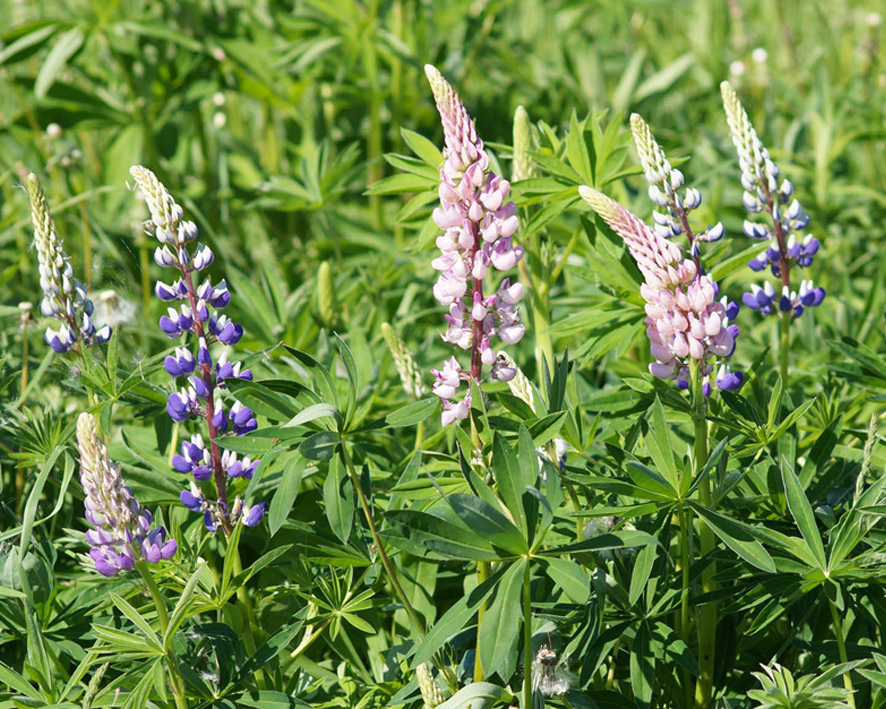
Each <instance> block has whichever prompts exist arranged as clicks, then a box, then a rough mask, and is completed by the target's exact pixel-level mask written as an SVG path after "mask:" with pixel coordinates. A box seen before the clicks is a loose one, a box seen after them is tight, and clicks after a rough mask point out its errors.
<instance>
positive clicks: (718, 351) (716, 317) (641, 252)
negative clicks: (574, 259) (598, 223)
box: [579, 187, 742, 395]
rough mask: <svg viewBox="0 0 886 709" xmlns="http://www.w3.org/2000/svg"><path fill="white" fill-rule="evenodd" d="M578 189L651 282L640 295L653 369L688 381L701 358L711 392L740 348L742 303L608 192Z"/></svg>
mask: <svg viewBox="0 0 886 709" xmlns="http://www.w3.org/2000/svg"><path fill="white" fill-rule="evenodd" d="M579 194H580V195H581V196H582V198H583V199H584V200H585V201H586V202H587V203H588V204H589V205H590V206H591V208H592V209H593V210H594V211H595V212H597V214H599V215H600V216H601V217H602V218H603V219H604V220H605V221H606V222H607V223H608V224H609V226H610V227H611V228H612V229H613V230H614V231H615V232H616V233H617V234H618V235H619V236H621V238H622V239H623V240H624V242H625V244H626V245H627V247H628V251H630V253H631V255H632V256H633V257H634V260H635V261H636V262H637V265H638V266H639V268H640V271H641V272H642V273H643V276H644V278H645V279H646V282H645V283H644V284H643V285H642V286H641V287H640V294H641V295H642V296H643V299H644V300H645V301H646V320H645V322H646V326H647V327H646V335H647V337H648V338H649V342H650V351H651V353H652V356H653V358H654V359H655V362H653V363H652V364H650V365H649V371H650V373H651V374H652V375H653V376H655V377H658V378H659V379H676V380H677V383H678V385H679V386H680V387H681V388H685V387H686V386H688V382H689V378H690V366H689V365H690V360H696V361H697V362H698V366H699V370H700V372H701V377H702V382H703V389H704V393H705V394H706V395H709V394H710V392H711V389H712V386H711V383H710V380H711V376H712V374H713V372H714V363H715V360H717V359H726V358H728V357H730V356H732V353H733V352H734V351H735V338H736V337H737V336H738V328H737V327H736V326H735V325H731V324H730V322H729V321H730V320H731V319H732V318H734V317H735V314H736V312H737V307H738V306H737V304H735V303H728V301H726V300H725V298H724V299H722V300H717V297H718V295H719V293H718V288H717V284H716V283H714V281H713V280H712V279H711V277H710V276H708V275H706V274H703V273H700V272H699V271H698V270H697V267H696V265H695V263H694V262H693V261H691V260H689V259H686V258H683V254H682V252H681V249H680V247H679V246H677V245H676V244H675V243H673V242H669V241H667V240H666V239H664V238H663V237H662V236H660V235H659V234H658V233H657V232H655V231H653V230H652V229H650V228H649V227H648V226H646V224H644V223H643V222H642V221H640V220H639V219H638V218H637V217H635V216H634V215H633V214H631V213H630V212H629V211H628V210H627V209H625V208H624V207H622V206H621V205H620V204H618V203H617V202H615V201H614V200H612V199H610V198H609V197H607V196H606V195H604V194H602V193H600V192H598V191H596V190H594V189H591V188H590V187H579ZM715 382H716V384H717V386H718V387H719V388H721V389H726V390H730V389H735V388H738V386H740V385H741V382H742V375H741V373H735V374H734V375H732V376H731V377H718V378H717V379H716V380H715Z"/></svg>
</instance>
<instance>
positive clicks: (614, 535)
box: [540, 530, 658, 557]
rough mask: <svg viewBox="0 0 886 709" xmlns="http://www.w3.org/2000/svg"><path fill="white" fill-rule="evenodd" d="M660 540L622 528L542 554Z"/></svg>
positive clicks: (622, 547)
mask: <svg viewBox="0 0 886 709" xmlns="http://www.w3.org/2000/svg"><path fill="white" fill-rule="evenodd" d="M657 543H658V540H657V539H656V538H655V537H653V536H652V535H651V534H647V533H646V532H639V531H634V530H620V531H617V532H607V533H606V534H598V535H597V536H596V537H593V538H592V539H586V540H585V541H583V542H576V543H575V544H566V545H564V546H560V547H552V548H550V549H545V550H544V551H542V552H540V554H541V555H542V556H545V557H548V556H562V555H563V554H578V553H581V552H585V551H604V550H606V549H624V548H625V547H640V546H645V545H646V544H657Z"/></svg>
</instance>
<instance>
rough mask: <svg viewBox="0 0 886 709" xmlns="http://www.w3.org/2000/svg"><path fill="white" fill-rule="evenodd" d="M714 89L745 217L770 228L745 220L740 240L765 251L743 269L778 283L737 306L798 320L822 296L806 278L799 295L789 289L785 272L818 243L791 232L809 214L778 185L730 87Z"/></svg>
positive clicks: (785, 183)
mask: <svg viewBox="0 0 886 709" xmlns="http://www.w3.org/2000/svg"><path fill="white" fill-rule="evenodd" d="M720 90H721V92H722V94H723V106H724V108H725V110H726V120H727V122H728V123H729V132H730V134H731V136H732V142H733V144H734V145H735V149H736V151H737V152H738V163H739V166H740V167H741V186H742V187H743V188H744V190H745V191H744V194H743V195H742V203H743V204H744V207H745V209H747V210H748V212H750V213H751V214H758V213H760V212H765V213H767V214H768V215H769V216H770V218H771V221H772V224H771V226H770V225H768V224H762V223H760V222H754V221H751V220H745V223H744V228H743V231H744V233H745V236H747V237H748V238H751V239H756V240H761V241H765V242H766V246H765V248H764V249H763V250H762V251H761V252H760V253H759V254H758V255H757V256H755V257H754V258H753V259H751V260H750V261H749V262H748V266H749V267H750V268H751V269H752V270H753V271H762V270H763V269H765V268H766V267H767V266H768V267H769V268H770V269H771V271H772V275H773V276H775V277H776V278H779V279H780V280H781V288H780V289H778V291H776V289H774V288H773V287H772V286H771V285H770V284H769V283H766V284H764V288H762V289H761V288H760V287H759V286H752V287H751V291H750V292H749V293H745V294H744V296H743V298H742V301H743V302H744V304H745V305H747V306H748V307H749V308H751V309H753V310H758V311H759V312H760V313H761V314H763V315H769V314H779V315H783V316H787V317H799V316H800V315H802V314H803V310H804V308H807V307H815V306H818V305H820V304H821V302H822V301H823V300H824V297H825V291H824V288H816V287H815V286H814V285H813V283H812V281H811V280H808V279H807V280H804V281H803V282H802V284H801V286H800V289H799V290H795V289H793V288H792V287H791V269H792V268H793V267H794V266H798V267H800V268H806V267H808V266H810V265H811V264H812V260H813V258H814V257H815V254H816V253H818V250H819V248H820V247H821V244H820V243H819V241H818V239H816V238H815V237H813V236H812V235H811V234H805V235H804V234H802V233H794V232H802V231H803V230H805V229H806V227H807V226H809V215H808V214H807V213H806V212H805V211H804V210H803V207H802V206H801V205H800V202H798V201H797V200H796V199H795V198H794V197H793V194H794V186H793V185H792V184H791V182H790V181H789V180H787V179H783V180H782V181H781V184H779V182H778V181H779V179H780V178H781V171H780V170H779V169H778V166H777V165H776V164H775V163H774V162H773V161H772V159H771V157H770V156H769V151H768V150H766V148H765V147H763V143H762V142H761V141H760V139H759V138H758V137H757V132H756V131H755V130H754V126H753V125H752V124H751V121H750V119H749V118H748V114H747V112H746V111H745V110H744V107H743V106H742V105H741V102H740V101H739V100H738V96H737V94H736V93H735V91H734V90H733V88H732V87H731V86H730V85H729V84H728V83H727V82H725V81H724V82H723V83H722V84H720ZM773 304H774V305H775V307H773Z"/></svg>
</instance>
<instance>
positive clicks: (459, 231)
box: [425, 65, 524, 426]
mask: <svg viewBox="0 0 886 709" xmlns="http://www.w3.org/2000/svg"><path fill="white" fill-rule="evenodd" d="M425 73H426V74H427V77H428V81H429V82H430V84H431V89H432V90H433V92H434V99H435V101H436V103H437V110H438V111H439V113H440V118H441V120H442V123H443V135H444V138H445V142H446V147H445V148H444V150H443V157H444V162H443V164H442V165H441V166H440V189H439V195H440V206H439V207H437V208H436V209H435V210H434V213H433V219H434V223H435V224H436V225H437V226H438V227H440V228H441V229H443V230H444V233H443V234H442V235H440V236H439V237H437V247H438V248H439V249H440V251H441V252H442V253H441V255H440V256H438V257H437V258H436V259H434V261H432V263H431V266H432V267H433V268H434V269H435V270H437V271H440V276H439V278H438V279H437V283H436V285H435V286H434V297H435V298H436V299H437V300H438V301H439V302H440V303H441V304H442V305H445V306H448V307H449V314H448V315H447V316H446V321H447V323H448V325H449V327H448V329H447V330H446V332H445V333H443V340H444V341H446V342H449V343H451V344H453V345H457V346H458V347H460V348H461V349H463V350H469V351H470V352H471V366H470V369H463V368H462V366H461V364H459V362H458V360H457V359H456V358H455V357H451V358H450V359H449V360H448V361H447V362H446V363H445V364H444V365H443V368H442V369H440V370H436V369H433V370H431V373H432V374H433V375H434V377H435V379H436V383H435V384H434V394H436V395H437V396H438V397H440V399H441V400H442V406H443V416H442V420H443V425H444V426H446V425H448V424H450V423H453V422H454V421H458V420H461V419H465V418H467V417H468V415H469V414H470V408H471V399H470V390H469V391H468V393H467V394H466V395H465V396H464V398H463V399H461V400H460V401H456V399H457V397H458V396H459V389H460V388H461V385H462V383H463V382H468V381H470V380H472V379H473V380H474V381H476V382H477V383H478V384H479V383H480V381H481V378H482V371H483V366H484V365H487V366H490V367H491V376H492V378H493V379H497V380H499V381H508V380H510V379H512V378H513V377H514V375H515V374H516V370H515V369H514V368H513V367H510V366H508V364H507V360H505V358H504V357H503V356H501V355H500V354H499V353H497V352H496V351H495V350H494V349H493V343H494V340H495V338H498V339H499V340H501V341H502V342H503V343H505V344H507V345H513V344H516V343H517V342H519V341H520V339H521V338H522V337H523V332H524V328H523V325H521V324H520V322H519V312H518V309H517V303H519V302H520V299H521V298H522V297H523V286H522V285H521V284H519V283H513V284H512V283H511V281H510V279H509V278H504V279H503V280H502V281H501V282H500V283H499V284H498V287H497V288H493V287H492V284H491V281H492V277H491V275H492V268H494V269H495V270H498V271H508V270H510V269H512V268H514V266H516V264H517V262H518V261H519V260H520V259H521V258H523V247H521V246H515V245H514V243H513V236H514V233H515V232H516V230H517V208H516V206H515V205H514V203H513V202H509V201H507V199H508V195H509V194H510V189H511V187H510V184H509V183H508V181H507V180H505V179H503V178H502V177H500V176H498V175H496V174H495V173H493V172H492V171H491V170H490V169H489V155H488V154H487V153H486V150H485V149H484V147H483V141H482V140H480V138H479V136H478V135H477V130H476V128H475V127H474V122H473V120H472V119H471V117H470V116H469V115H468V113H467V111H466V110H465V107H464V106H463V105H462V103H461V101H460V100H459V98H458V95H457V94H456V93H455V91H454V90H453V88H452V87H451V86H450V85H449V83H448V82H447V81H446V79H444V78H443V76H442V75H441V74H440V72H439V71H437V70H436V69H435V68H434V67H432V66H430V65H425Z"/></svg>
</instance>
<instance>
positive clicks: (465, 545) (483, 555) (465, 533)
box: [385, 510, 499, 561]
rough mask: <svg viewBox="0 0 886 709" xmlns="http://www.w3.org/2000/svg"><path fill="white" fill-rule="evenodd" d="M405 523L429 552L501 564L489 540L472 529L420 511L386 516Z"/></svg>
mask: <svg viewBox="0 0 886 709" xmlns="http://www.w3.org/2000/svg"><path fill="white" fill-rule="evenodd" d="M385 516H386V517H387V518H388V519H391V520H393V521H394V522H397V523H399V524H403V525H405V526H406V527H407V529H409V531H410V536H413V537H415V538H416V540H417V541H419V542H420V543H421V544H423V545H424V546H426V547H427V548H428V549H432V550H433V551H436V552H438V553H440V554H443V555H445V556H449V557H453V558H456V559H469V560H472V561H497V560H498V559H499V556H498V554H497V553H496V552H495V550H494V549H493V548H492V546H490V544H489V543H488V541H487V540H486V539H484V538H482V537H480V536H478V535H477V534H476V533H474V532H472V531H471V530H470V529H466V528H465V527H463V526H462V525H460V524H455V523H454V522H451V521H449V520H446V519H443V518H442V517H438V516H437V515H432V514H428V513H427V512H419V511H418V510H393V511H390V512H388V513H386V515H385Z"/></svg>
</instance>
